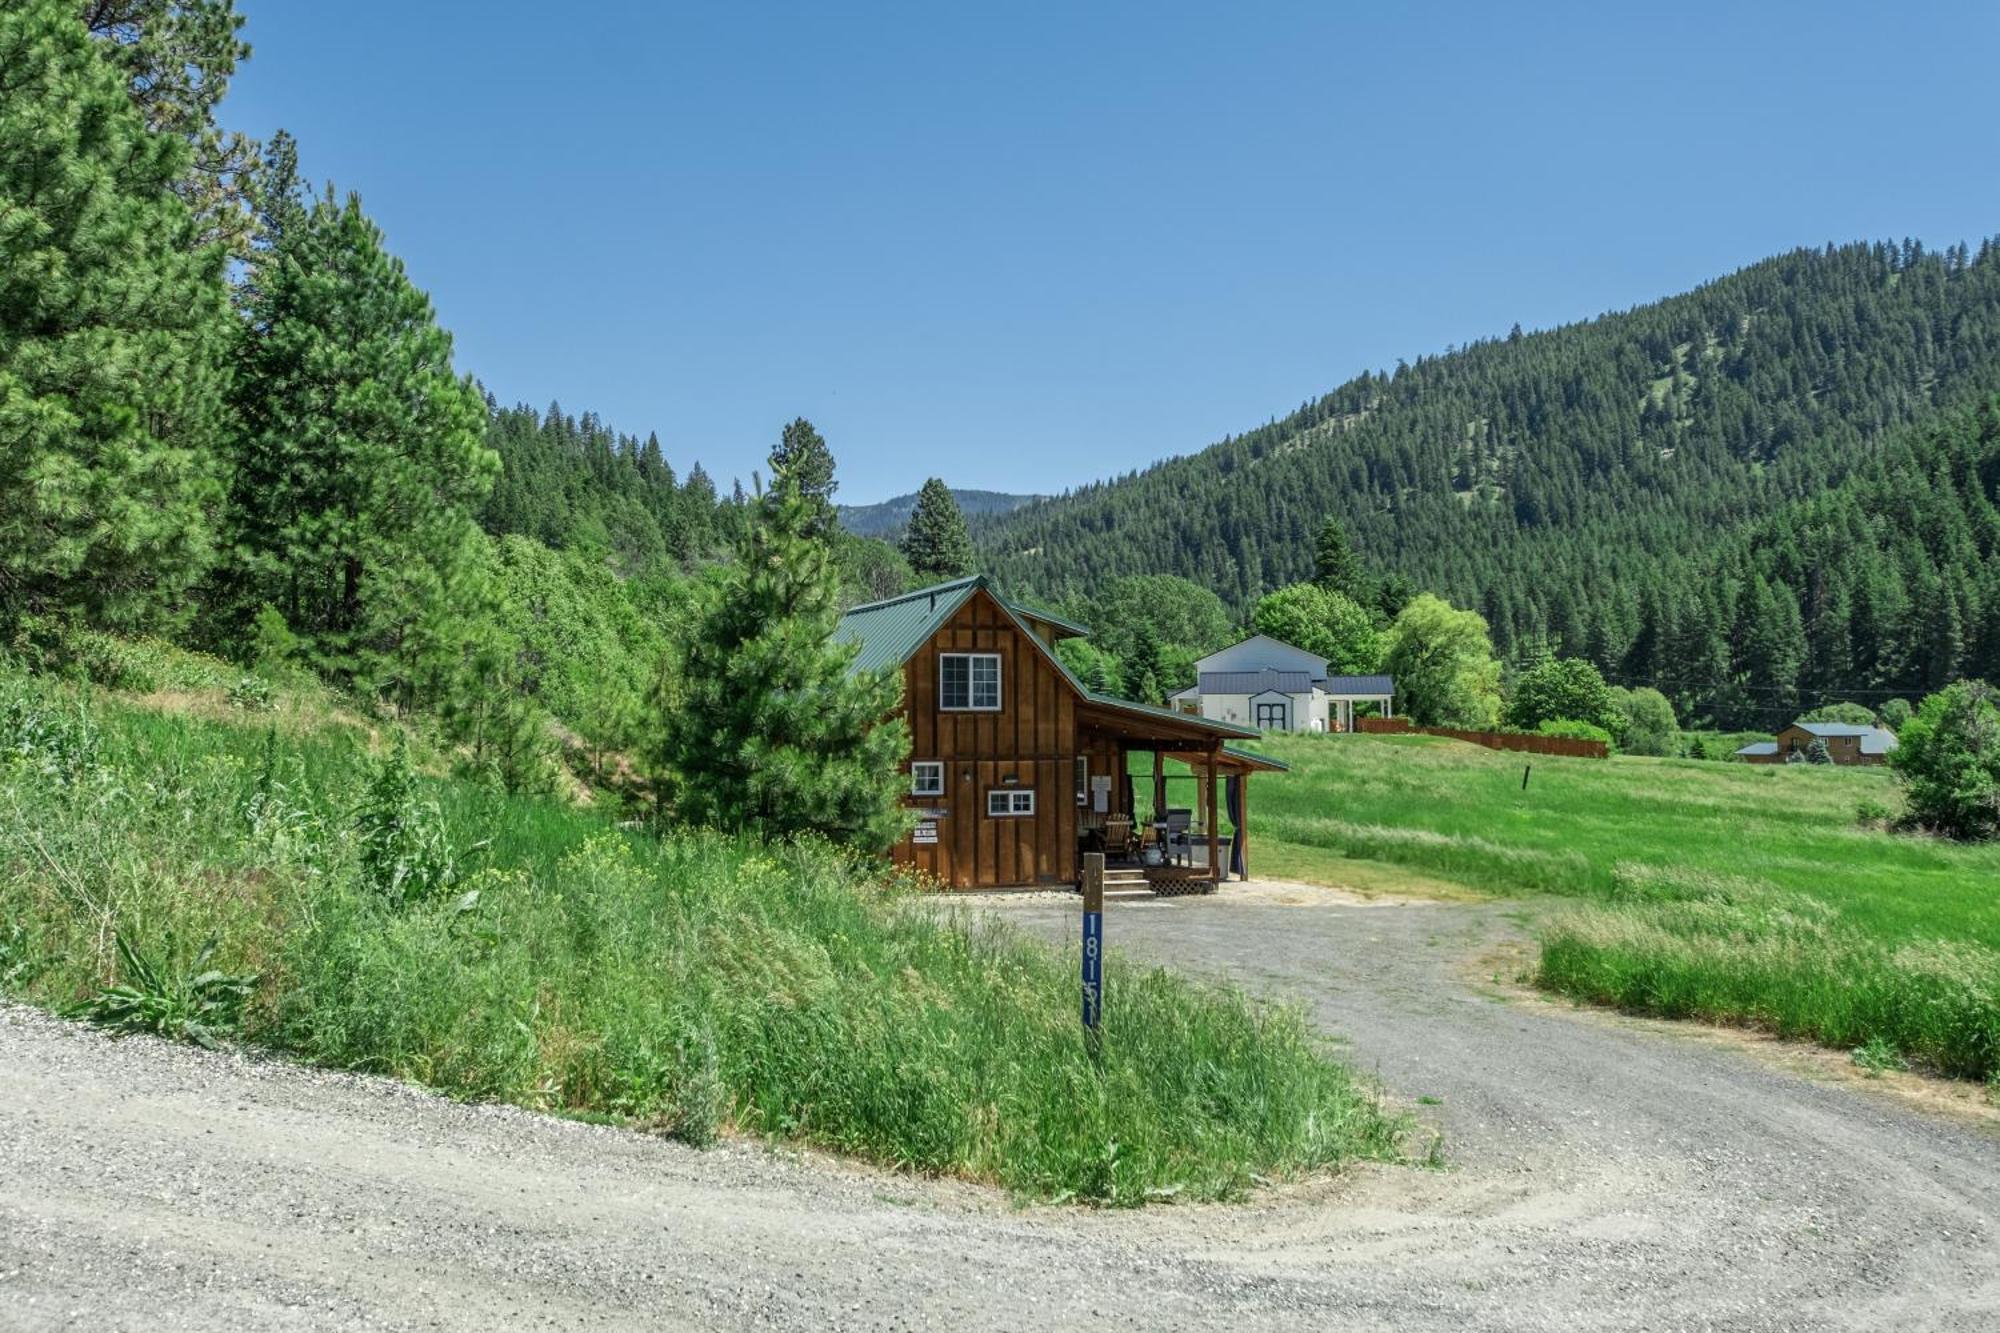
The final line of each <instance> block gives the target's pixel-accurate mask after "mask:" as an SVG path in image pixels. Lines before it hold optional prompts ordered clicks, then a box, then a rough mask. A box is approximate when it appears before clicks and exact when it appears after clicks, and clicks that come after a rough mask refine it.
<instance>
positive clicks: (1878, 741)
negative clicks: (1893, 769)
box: [1736, 722, 1896, 764]
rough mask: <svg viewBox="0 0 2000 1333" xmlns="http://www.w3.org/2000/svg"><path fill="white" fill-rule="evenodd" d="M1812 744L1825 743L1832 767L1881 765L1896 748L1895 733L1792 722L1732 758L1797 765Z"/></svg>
mask: <svg viewBox="0 0 2000 1333" xmlns="http://www.w3.org/2000/svg"><path fill="white" fill-rule="evenodd" d="M1814 741H1825V742H1826V757H1827V758H1828V759H1830V760H1832V761H1833V762H1834V763H1836V764H1881V763H1886V762H1887V761H1888V758H1889V752H1890V751H1891V750H1893V749H1895V748H1896V733H1895V732H1893V731H1890V730H1889V729H1888V728H1886V727H1864V726H1859V725H1856V724H1854V723H1851V722H1794V723H1792V725H1790V726H1789V727H1786V728H1785V729H1784V730H1782V731H1780V732H1779V733H1778V734H1777V736H1776V737H1775V738H1774V739H1772V740H1768V741H1758V742H1755V743H1753V744H1750V745H1746V746H1744V747H1743V748H1741V749H1740V750H1738V751H1737V752H1736V757H1737V758H1739V759H1741V760H1742V761H1743V762H1744V763H1746V764H1792V763H1799V762H1801V761H1803V760H1804V759H1805V757H1806V755H1807V753H1808V752H1809V751H1810V750H1811V749H1812V744H1813V742H1814Z"/></svg>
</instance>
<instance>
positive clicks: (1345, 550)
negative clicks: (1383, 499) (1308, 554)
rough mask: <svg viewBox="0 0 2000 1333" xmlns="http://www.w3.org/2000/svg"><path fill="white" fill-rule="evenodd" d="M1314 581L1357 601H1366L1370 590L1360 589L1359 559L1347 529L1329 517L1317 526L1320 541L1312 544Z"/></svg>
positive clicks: (1330, 590) (1361, 580)
mask: <svg viewBox="0 0 2000 1333" xmlns="http://www.w3.org/2000/svg"><path fill="white" fill-rule="evenodd" d="M1313 582H1314V583H1317V584H1318V585H1319V586H1320V587H1322V588H1324V589H1325V590H1326V591H1328V592H1337V593H1341V594H1342V595H1344V596H1347V597H1351V598H1353V599H1354V600H1355V601H1357V602H1362V601H1366V600H1368V593H1369V589H1368V588H1366V587H1364V586H1363V584H1364V580H1363V579H1362V577H1361V559H1360V557H1359V556H1357V555H1355V554H1354V548H1353V547H1352V546H1350V545H1348V541H1347V529H1346V528H1345V527H1343V526H1341V522H1340V520H1339V519H1337V518H1331V517H1329V518H1328V519H1327V520H1326V521H1325V522H1324V523H1321V524H1320V526H1319V539H1318V540H1317V541H1316V542H1314V543H1313ZM1398 609H1399V610H1400V609H1401V608H1398Z"/></svg>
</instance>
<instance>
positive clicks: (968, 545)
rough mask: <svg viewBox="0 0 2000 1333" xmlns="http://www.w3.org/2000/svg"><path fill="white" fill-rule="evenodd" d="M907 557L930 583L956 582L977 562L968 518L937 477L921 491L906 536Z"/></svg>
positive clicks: (904, 544) (922, 577)
mask: <svg viewBox="0 0 2000 1333" xmlns="http://www.w3.org/2000/svg"><path fill="white" fill-rule="evenodd" d="M902 551H903V556H904V558H905V559H907V560H908V561H909V562H910V569H911V570H912V572H914V573H915V574H916V575H917V577H918V578H920V579H922V580H924V581H925V582H928V583H935V582H937V581H939V580H941V579H955V578H959V577H960V576H962V575H965V574H969V573H971V572H972V563H973V560H974V559H975V557H974V555H973V551H972V538H971V536H970V535H969V534H968V533H967V532H966V529H965V515H964V514H962V513H960V512H959V510H958V501H957V500H956V499H954V498H953V497H952V493H951V490H950V488H948V487H947V486H946V485H945V484H944V483H943V482H942V481H940V480H938V478H936V477H932V478H931V479H930V480H928V481H926V482H925V483H924V486H923V489H922V490H920V491H918V492H917V507H916V509H915V510H914V511H913V512H912V513H911V514H910V530H909V531H908V532H906V533H904V534H903V541H902Z"/></svg>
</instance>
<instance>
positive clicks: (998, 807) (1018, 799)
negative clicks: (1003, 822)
mask: <svg viewBox="0 0 2000 1333" xmlns="http://www.w3.org/2000/svg"><path fill="white" fill-rule="evenodd" d="M986 813H987V814H988V815H990V816H992V817H993V818H995V819H1006V818H1013V817H1016V816H1019V815H1032V814H1034V813H1035V793H1033V792H1032V791H1020V790H1018V789H1015V788H1012V787H995V788H994V789H993V790H991V791H989V792H987V793H986Z"/></svg>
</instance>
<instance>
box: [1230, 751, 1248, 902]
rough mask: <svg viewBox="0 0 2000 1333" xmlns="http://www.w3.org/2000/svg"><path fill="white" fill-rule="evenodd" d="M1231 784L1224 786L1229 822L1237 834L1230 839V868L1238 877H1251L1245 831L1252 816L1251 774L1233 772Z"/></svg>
mask: <svg viewBox="0 0 2000 1333" xmlns="http://www.w3.org/2000/svg"><path fill="white" fill-rule="evenodd" d="M1228 783H1229V785H1228V786H1226V787H1224V788H1223V790H1224V792H1226V793H1227V795H1228V803H1229V822H1230V823H1231V824H1233V825H1234V826H1235V830H1236V831H1235V835H1234V836H1233V837H1232V838H1230V840H1229V869H1230V873H1232V874H1234V875H1235V876H1236V877H1237V878H1238V879H1248V878H1250V853H1249V852H1248V850H1246V840H1245V835H1244V832H1243V826H1244V824H1245V823H1246V822H1247V821H1248V820H1249V818H1250V774H1249V773H1248V772H1243V773H1232V774H1230V776H1229V779H1228Z"/></svg>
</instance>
